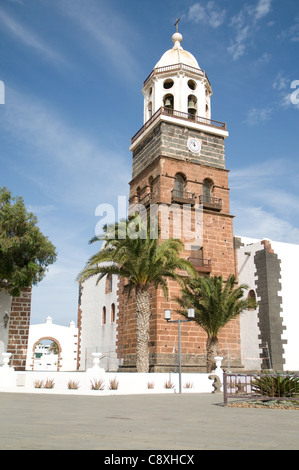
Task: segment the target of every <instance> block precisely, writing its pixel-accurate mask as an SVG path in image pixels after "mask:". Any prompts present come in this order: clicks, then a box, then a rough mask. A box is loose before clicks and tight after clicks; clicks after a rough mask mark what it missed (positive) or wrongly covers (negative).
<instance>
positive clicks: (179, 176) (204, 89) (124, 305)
mask: <svg viewBox="0 0 299 470" xmlns="http://www.w3.org/2000/svg"><path fill="white" fill-rule="evenodd" d="M182 39H183V37H182V35H181V34H180V33H179V32H178V31H176V33H175V34H173V36H172V41H173V47H172V48H171V49H169V50H167V51H166V52H165V53H164V54H163V56H162V57H161V59H160V60H159V61H158V62H157V64H156V65H155V67H154V69H153V70H152V72H151V73H150V75H149V76H148V77H147V78H146V80H145V81H144V84H143V89H142V93H143V96H144V111H143V116H144V117H143V126H142V128H141V129H140V130H139V131H138V132H137V133H136V134H135V135H134V136H133V138H132V140H131V147H130V150H131V151H132V153H133V164H132V180H131V182H130V201H129V202H130V206H132V205H134V204H136V203H138V204H142V205H144V206H145V207H150V206H151V205H153V204H156V205H158V207H160V206H161V205H163V206H164V207H165V206H166V207H168V208H171V209H172V208H173V207H174V206H175V207H176V209H178V210H180V209H182V208H183V207H185V206H187V207H188V208H191V214H192V224H193V228H194V224H195V215H194V214H195V208H196V207H200V208H201V210H202V219H201V224H202V236H201V240H200V243H195V245H194V246H192V244H191V245H190V243H189V244H185V248H186V250H185V252H184V254H183V256H184V257H186V258H188V259H189V260H190V261H191V262H192V263H193V264H194V267H195V268H196V269H197V271H198V272H199V273H200V275H222V276H223V277H224V279H225V278H227V277H228V276H229V275H230V274H235V275H237V267H236V261H235V250H234V241H233V216H232V215H231V214H230V209H229V188H228V170H227V169H226V167H225V147H224V144H225V139H226V138H227V137H228V132H227V128H226V124H225V123H222V122H218V121H213V120H212V119H211V96H212V88H211V84H210V82H209V80H208V77H207V75H206V73H205V71H204V70H202V69H201V68H200V67H199V65H198V62H197V60H196V59H195V57H194V56H193V55H192V54H191V53H190V52H187V51H185V50H184V49H183V47H182V45H181V43H182ZM167 218H168V220H169V221H170V222H173V224H172V227H171V224H170V226H169V227H170V228H169V236H174V235H173V234H174V233H175V230H176V227H175V217H174V215H173V211H172V210H171V211H169V213H168V217H167ZM192 224H191V225H192ZM184 235H185V233H184ZM174 238H177V236H175V237H174ZM180 238H181V239H182V241H184V242H185V240H184V237H183V236H181V237H180ZM169 289H170V293H169V301H166V300H165V298H164V296H163V294H162V292H161V291H160V290H158V291H155V290H154V289H153V292H152V305H151V307H152V308H151V324H150V342H149V346H150V370H151V371H168V370H174V366H175V364H176V363H177V354H176V351H177V344H178V337H177V326H176V325H175V324H169V323H167V322H166V321H165V320H164V309H171V311H172V318H173V319H175V318H176V317H177V315H178V314H176V310H177V308H178V305H177V303H176V302H175V301H174V300H173V299H174V298H175V297H177V296H179V294H180V290H179V287H178V286H177V285H176V284H174V283H171V282H169ZM134 308H135V307H134V298H130V299H129V301H128V299H127V298H126V297H125V296H124V295H123V294H122V289H121V286H120V289H119V320H118V333H117V350H118V357H119V358H120V359H121V360H122V370H134V364H135V354H136V338H135V326H134ZM219 340H220V346H221V348H222V349H223V351H224V353H223V354H224V355H226V351H227V348H229V351H230V356H231V357H230V366H231V367H234V366H235V367H236V366H238V365H239V359H238V358H239V357H240V344H239V343H240V335H239V321H238V320H233V321H232V322H230V323H229V325H227V326H226V327H225V328H224V329H223V330H222V332H221V334H220V336H219ZM205 344H206V334H205V333H204V331H203V330H202V329H201V328H200V327H199V326H198V325H197V324H195V323H194V322H190V323H185V324H184V327H183V328H182V338H181V345H182V348H181V351H182V367H183V370H189V371H204V370H205V369H204V367H205V358H206V348H205ZM233 358H236V359H233Z"/></svg>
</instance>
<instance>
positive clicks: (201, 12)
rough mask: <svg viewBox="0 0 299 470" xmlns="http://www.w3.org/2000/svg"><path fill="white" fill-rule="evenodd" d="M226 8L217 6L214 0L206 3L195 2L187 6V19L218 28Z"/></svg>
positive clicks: (222, 20) (223, 18)
mask: <svg viewBox="0 0 299 470" xmlns="http://www.w3.org/2000/svg"><path fill="white" fill-rule="evenodd" d="M225 16H226V10H225V9H222V8H219V7H218V6H217V5H216V4H215V2H214V1H212V0H211V1H209V2H208V3H207V4H206V5H204V6H203V5H202V3H200V2H197V3H195V4H194V5H192V6H191V7H190V8H189V11H188V20H190V21H193V22H194V23H201V22H204V23H207V24H209V25H210V26H212V28H218V27H219V26H220V25H222V23H223V22H224V20H225Z"/></svg>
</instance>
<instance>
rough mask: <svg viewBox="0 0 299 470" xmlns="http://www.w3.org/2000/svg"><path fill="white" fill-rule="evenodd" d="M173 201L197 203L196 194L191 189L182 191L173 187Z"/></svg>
mask: <svg viewBox="0 0 299 470" xmlns="http://www.w3.org/2000/svg"><path fill="white" fill-rule="evenodd" d="M171 201H172V202H179V203H187V204H195V194H194V193H191V192H189V191H182V190H179V189H172V191H171Z"/></svg>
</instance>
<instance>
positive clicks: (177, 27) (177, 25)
mask: <svg viewBox="0 0 299 470" xmlns="http://www.w3.org/2000/svg"><path fill="white" fill-rule="evenodd" d="M180 19H181V18H178V19H177V20H176V22H175V23H174V26H175V27H176V32H177V33H178V32H179V21H180Z"/></svg>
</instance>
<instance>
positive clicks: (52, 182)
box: [1, 88, 130, 209]
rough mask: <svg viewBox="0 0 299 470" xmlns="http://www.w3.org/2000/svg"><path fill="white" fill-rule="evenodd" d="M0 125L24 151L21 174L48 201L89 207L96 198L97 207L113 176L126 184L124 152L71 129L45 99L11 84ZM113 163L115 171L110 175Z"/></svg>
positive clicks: (118, 183) (118, 184)
mask: <svg viewBox="0 0 299 470" xmlns="http://www.w3.org/2000/svg"><path fill="white" fill-rule="evenodd" d="M1 126H2V128H4V129H5V131H6V132H7V133H8V134H11V135H12V137H13V139H14V141H15V145H16V146H18V142H19V144H20V145H21V146H24V148H25V149H26V152H27V155H28V157H27V161H26V165H25V164H24V161H23V160H22V161H20V162H17V161H16V162H15V168H17V165H20V172H22V173H23V174H24V176H26V177H27V178H28V179H30V180H31V182H32V183H34V184H35V186H37V187H40V188H41V189H42V191H43V193H46V194H48V195H51V200H52V201H56V200H58V201H61V202H63V203H66V204H69V205H77V206H78V207H81V208H82V209H83V208H86V207H89V209H90V206H89V205H90V204H94V203H95V200H96V205H97V204H100V203H101V202H109V199H108V198H110V197H111V195H112V189H111V184H110V181H111V179H113V182H114V188H115V187H119V188H121V187H127V184H126V182H127V181H128V180H129V171H130V168H129V166H128V167H126V161H125V157H124V155H123V154H122V153H118V152H117V151H115V152H113V150H109V149H108V148H107V146H106V144H105V143H103V142H101V141H100V140H99V139H95V138H94V137H93V136H91V135H85V134H84V132H82V131H80V130H78V129H77V128H73V127H72V126H71V125H70V124H69V123H68V122H66V121H65V120H64V119H63V118H62V117H61V116H60V115H59V113H58V112H57V111H55V110H53V109H51V107H50V106H49V103H43V102H41V101H38V100H37V99H36V98H35V97H34V96H32V95H28V94H27V95H26V96H25V95H24V94H22V93H19V92H17V91H15V90H12V89H11V88H9V89H7V100H6V106H5V109H4V113H3V114H2V119H1ZM107 139H108V136H107ZM22 151H24V150H22ZM111 162H113V165H115V168H116V169H117V170H115V171H114V172H113V175H112V174H111ZM32 169H34V171H32ZM82 175H84V178H83V176H82ZM99 176H101V186H100V187H101V189H100V190H99ZM101 197H102V198H104V197H105V198H107V199H108V200H107V199H106V200H100V198H101ZM94 208H95V207H94ZM94 208H92V209H94Z"/></svg>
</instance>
